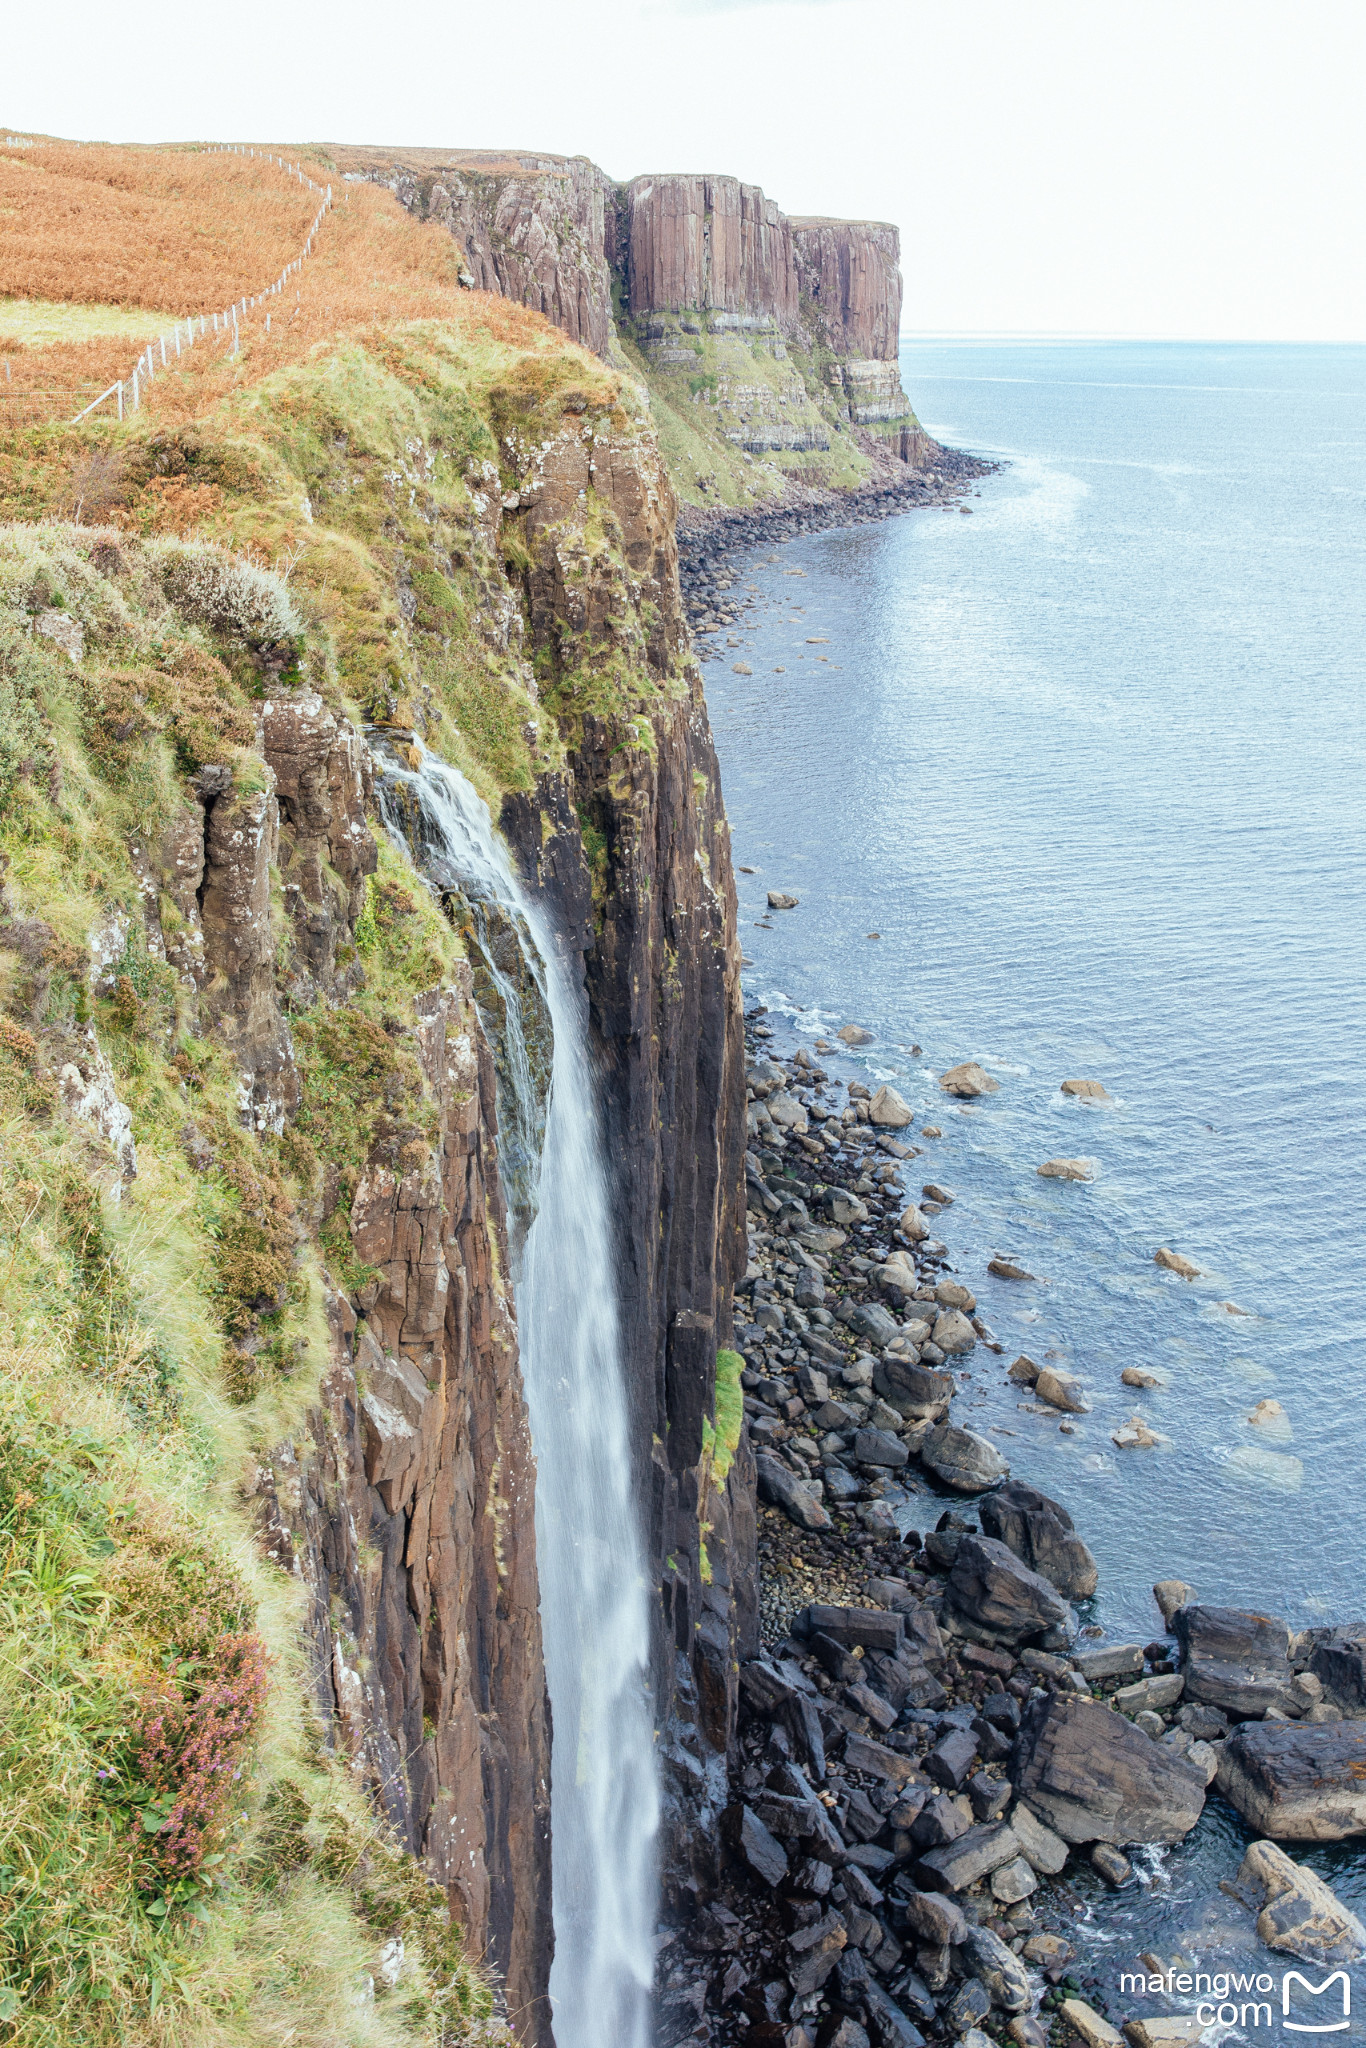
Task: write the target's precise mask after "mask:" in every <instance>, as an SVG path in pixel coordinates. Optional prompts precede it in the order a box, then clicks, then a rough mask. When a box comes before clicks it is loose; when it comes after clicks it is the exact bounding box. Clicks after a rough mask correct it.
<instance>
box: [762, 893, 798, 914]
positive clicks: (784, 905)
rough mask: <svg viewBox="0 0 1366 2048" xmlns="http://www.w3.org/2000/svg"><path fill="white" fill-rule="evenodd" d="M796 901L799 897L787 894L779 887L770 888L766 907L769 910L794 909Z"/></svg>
mask: <svg viewBox="0 0 1366 2048" xmlns="http://www.w3.org/2000/svg"><path fill="white" fill-rule="evenodd" d="M798 901H799V898H797V897H796V896H788V895H786V894H785V893H784V891H783V890H781V889H770V890H769V892H768V907H769V909H770V910H795V909H796V908H797V904H798Z"/></svg>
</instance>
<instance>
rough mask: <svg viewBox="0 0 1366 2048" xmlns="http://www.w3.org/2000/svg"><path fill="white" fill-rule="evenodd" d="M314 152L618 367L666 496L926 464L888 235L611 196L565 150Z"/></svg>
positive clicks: (760, 491) (736, 207) (662, 182)
mask: <svg viewBox="0 0 1366 2048" xmlns="http://www.w3.org/2000/svg"><path fill="white" fill-rule="evenodd" d="M332 154H333V157H334V158H335V161H336V163H337V165H338V167H339V168H340V169H341V170H342V172H343V175H344V176H345V177H347V178H350V179H361V178H364V179H369V180H373V181H375V182H378V183H381V184H383V185H385V186H387V187H388V188H389V189H390V190H391V191H393V192H394V193H395V194H396V195H397V197H398V198H399V200H400V201H401V203H402V204H403V205H404V206H406V207H407V208H408V209H409V211H410V212H411V213H413V214H414V215H415V216H416V217H417V218H418V219H420V220H423V221H432V220H434V221H437V222H439V223H440V224H441V225H442V226H443V227H445V228H446V229H447V230H448V231H449V233H450V234H451V235H452V236H453V238H454V239H455V241H456V243H457V245H458V247H459V248H460V250H461V252H462V260H463V264H464V275H465V277H466V278H467V280H468V281H469V282H470V283H471V284H477V285H478V286H479V287H480V288H481V289H488V290H496V291H498V292H501V293H503V294H504V295H505V296H507V297H509V298H512V299H515V300H517V301H519V302H520V303H521V304H524V305H529V306H532V307H534V308H535V309H536V310H537V311H538V312H542V313H544V314H545V315H546V316H547V317H548V318H550V319H552V320H554V321H555V322H556V323H557V325H559V326H560V327H562V328H563V329H564V331H565V332H566V333H568V334H570V335H571V336H573V338H574V339H575V340H578V341H581V342H583V343H584V345H585V346H587V347H590V348H592V349H593V350H595V352H596V353H598V354H599V355H601V356H603V357H604V358H606V359H609V360H611V361H614V362H617V363H623V364H629V365H630V367H632V368H633V369H634V370H635V371H636V372H637V374H638V375H639V376H640V378H641V379H642V381H643V382H644V384H645V385H646V387H647V389H648V391H649V394H650V400H651V406H652V410H653V412H654V417H655V421H656V426H657V430H658V433H659V438H660V444H661V447H662V449H663V452H664V456H665V461H666V465H667V467H668V469H669V473H670V476H671V479H672V481H673V484H674V487H675V490H676V491H677V492H678V494H679V495H680V497H681V498H682V499H683V500H684V501H685V502H691V503H695V504H713V505H718V504H725V505H732V504H744V503H749V502H753V501H754V500H756V499H763V498H765V497H768V496H773V495H777V494H781V493H783V492H785V491H789V490H790V489H791V488H792V487H793V486H794V485H795V486H797V487H801V486H815V487H817V488H829V487H832V486H834V487H849V486H852V485H857V484H860V483H864V482H867V481H868V480H869V479H870V478H871V477H872V476H873V475H874V474H875V473H878V472H880V471H885V470H886V468H887V466H888V464H891V465H892V466H893V467H895V465H896V464H897V463H898V462H905V463H909V464H910V465H912V466H913V467H919V466H924V465H926V464H927V463H928V462H929V461H930V460H931V458H932V455H933V449H934V444H933V443H932V442H931V441H930V440H929V438H928V436H926V435H925V434H924V433H923V431H922V430H921V428H920V426H919V423H918V421H917V420H916V417H915V414H914V412H913V411H912V409H911V406H910V402H909V400H908V399H907V397H906V394H905V392H904V391H903V390H902V388H901V377H900V369H899V366H898V361H897V344H898V331H899V325H900V317H901V299H902V285H901V272H900V267H899V265H900V237H899V235H898V232H897V230H896V228H895V227H893V226H891V225H890V224H888V223H886V222H880V221H837V220H822V219H815V218H802V219H796V218H789V217H788V216H787V215H786V214H784V213H783V212H782V210H781V208H780V207H778V206H777V205H776V204H775V202H774V201H773V200H771V199H769V198H767V197H766V196H765V194H764V193H763V192H762V191H761V190H760V189H759V187H758V186H756V185H747V184H744V183H743V182H742V181H741V180H740V179H738V178H732V177H719V176H711V175H704V174H677V173H670V174H659V175H653V176H648V177H636V178H632V179H630V180H629V181H628V182H627V183H625V184H623V185H614V184H613V183H612V182H611V180H610V179H609V178H608V177H607V175H606V174H605V173H604V172H602V171H600V170H598V169H597V168H596V166H594V165H592V164H590V163H589V162H588V161H587V159H585V158H551V157H537V156H532V155H529V154H525V153H520V152H510V153H507V154H505V155H501V156H500V155H498V154H495V153H493V152H463V153H462V152H447V153H444V154H443V153H440V152H433V151H408V150H384V149H373V150H368V149H367V150H362V149H337V150H334V151H333V152H332Z"/></svg>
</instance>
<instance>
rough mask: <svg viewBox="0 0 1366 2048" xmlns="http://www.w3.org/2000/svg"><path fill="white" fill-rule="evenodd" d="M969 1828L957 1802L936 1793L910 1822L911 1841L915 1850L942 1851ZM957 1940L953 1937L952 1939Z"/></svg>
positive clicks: (967, 1820)
mask: <svg viewBox="0 0 1366 2048" xmlns="http://www.w3.org/2000/svg"><path fill="white" fill-rule="evenodd" d="M971 1826H972V1822H971V1821H970V1820H969V1819H968V1818H967V1816H966V1815H965V1814H964V1812H963V1809H962V1806H961V1804H960V1803H959V1801H958V1800H956V1799H951V1798H950V1797H949V1796H948V1794H947V1793H946V1792H936V1793H935V1794H934V1795H933V1797H932V1798H929V1799H927V1800H926V1801H925V1804H924V1805H923V1806H922V1807H921V1809H920V1812H919V1813H918V1814H917V1815H916V1817H915V1819H914V1820H913V1821H912V1823H911V1840H912V1841H913V1842H914V1844H915V1846H916V1848H917V1849H942V1848H943V1847H944V1844H945V1843H946V1842H956V1841H957V1840H958V1837H959V1836H960V1835H965V1834H966V1833H967V1831H968V1829H969V1828H970V1827H971ZM957 1938H958V1937H957V1936H956V1935H955V1936H954V1939H955V1940H957ZM926 1939H927V1940H928V1939H930V1937H929V1936H926Z"/></svg>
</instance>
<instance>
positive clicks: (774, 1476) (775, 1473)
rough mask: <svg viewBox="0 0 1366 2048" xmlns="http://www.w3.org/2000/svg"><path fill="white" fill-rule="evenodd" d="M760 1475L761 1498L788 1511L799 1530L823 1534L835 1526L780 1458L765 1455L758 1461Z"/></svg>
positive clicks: (819, 1504) (760, 1456) (756, 1462)
mask: <svg viewBox="0 0 1366 2048" xmlns="http://www.w3.org/2000/svg"><path fill="white" fill-rule="evenodd" d="M754 1462H755V1467H756V1469H757V1472H758V1475H759V1497H760V1499H761V1500H766V1501H771V1502H772V1504H773V1505H774V1506H775V1507H780V1508H782V1509H783V1510H784V1512H785V1513H786V1514H787V1516H788V1517H789V1519H790V1520H791V1521H794V1522H795V1523H796V1524H797V1526H798V1528H799V1529H810V1530H813V1531H817V1532H819V1531H820V1530H823V1529H829V1528H831V1527H832V1526H833V1524H832V1523H831V1520H830V1517H829V1515H828V1514H827V1513H826V1511H825V1509H824V1508H823V1507H822V1506H821V1503H820V1502H819V1501H818V1500H817V1499H815V1497H814V1496H813V1495H812V1494H810V1493H808V1492H807V1490H806V1488H805V1487H804V1486H803V1485H802V1484H801V1482H800V1481H799V1480H798V1479H797V1477H796V1476H795V1474H793V1473H791V1472H789V1471H788V1469H787V1467H786V1465H780V1464H779V1462H778V1460H777V1459H776V1458H770V1457H765V1456H764V1455H763V1454H762V1453H761V1454H760V1455H759V1456H758V1457H757V1458H756V1459H755V1461H754Z"/></svg>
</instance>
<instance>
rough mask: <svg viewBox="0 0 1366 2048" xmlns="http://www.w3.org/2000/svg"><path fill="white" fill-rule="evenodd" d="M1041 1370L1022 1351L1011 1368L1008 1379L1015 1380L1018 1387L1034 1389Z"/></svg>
mask: <svg viewBox="0 0 1366 2048" xmlns="http://www.w3.org/2000/svg"><path fill="white" fill-rule="evenodd" d="M1039 1370H1040V1368H1039V1367H1038V1366H1037V1365H1035V1363H1034V1361H1033V1359H1032V1358H1030V1357H1028V1356H1027V1355H1026V1354H1025V1353H1024V1352H1023V1351H1022V1352H1021V1353H1020V1355H1019V1357H1018V1358H1017V1359H1016V1360H1015V1363H1014V1364H1013V1365H1012V1366H1011V1368H1010V1371H1009V1373H1008V1374H1007V1378H1008V1379H1012V1380H1014V1382H1015V1384H1016V1386H1018V1387H1032V1386H1033V1385H1034V1382H1035V1381H1036V1380H1037V1379H1038V1377H1039Z"/></svg>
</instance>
